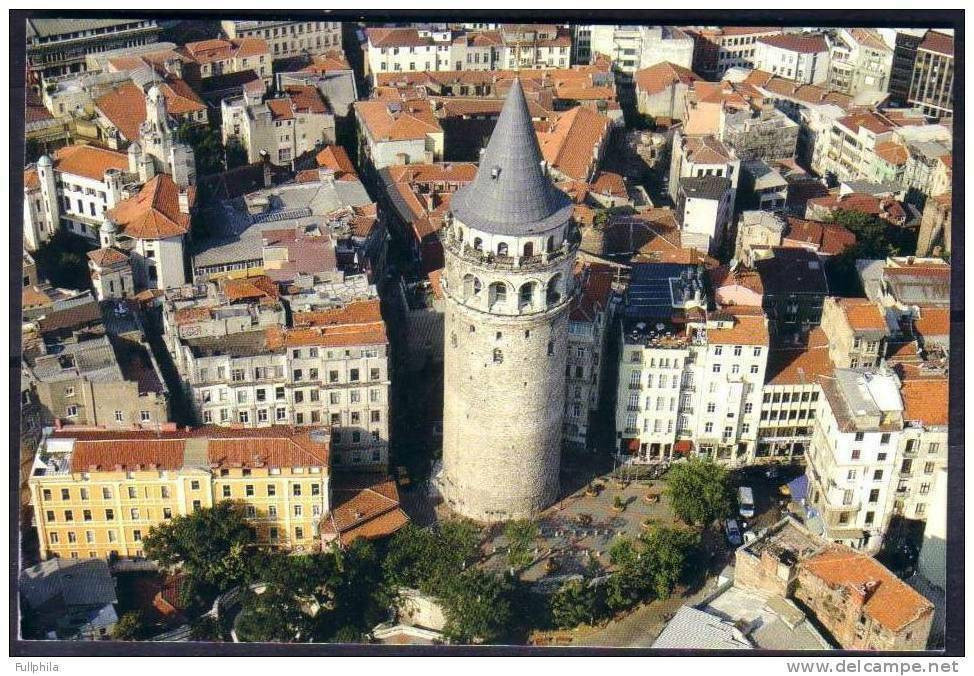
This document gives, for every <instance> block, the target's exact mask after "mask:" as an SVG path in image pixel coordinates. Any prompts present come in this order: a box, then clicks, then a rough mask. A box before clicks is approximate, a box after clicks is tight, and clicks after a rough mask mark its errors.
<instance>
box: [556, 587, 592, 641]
mask: <svg viewBox="0 0 974 676" xmlns="http://www.w3.org/2000/svg"><path fill="white" fill-rule="evenodd" d="M598 600H599V599H598V592H597V589H596V588H595V587H593V586H592V585H591V584H590V583H589V580H587V579H582V580H569V581H568V582H566V583H564V584H563V585H562V586H561V587H560V588H559V589H558V591H557V592H555V595H554V597H553V598H552V599H551V618H552V621H553V622H554V623H555V626H556V627H560V628H562V629H571V628H572V627H577V626H578V625H580V624H594V623H595V620H596V617H598V616H599V614H600V613H599V610H600V609H599V607H598V606H599V604H598Z"/></svg>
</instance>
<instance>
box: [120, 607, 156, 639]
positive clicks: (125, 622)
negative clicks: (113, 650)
mask: <svg viewBox="0 0 974 676" xmlns="http://www.w3.org/2000/svg"><path fill="white" fill-rule="evenodd" d="M147 633H148V627H146V625H145V621H144V620H143V617H142V613H141V612H139V611H138V610H132V611H129V612H127V613H125V614H124V615H122V616H121V617H120V618H119V620H118V622H116V623H115V626H114V627H113V628H112V638H113V639H115V640H116V641H141V640H143V639H145V638H147V636H146V635H147Z"/></svg>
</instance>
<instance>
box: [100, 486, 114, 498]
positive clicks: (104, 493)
mask: <svg viewBox="0 0 974 676" xmlns="http://www.w3.org/2000/svg"><path fill="white" fill-rule="evenodd" d="M101 497H102V499H103V500H111V499H112V489H111V488H102V489H101Z"/></svg>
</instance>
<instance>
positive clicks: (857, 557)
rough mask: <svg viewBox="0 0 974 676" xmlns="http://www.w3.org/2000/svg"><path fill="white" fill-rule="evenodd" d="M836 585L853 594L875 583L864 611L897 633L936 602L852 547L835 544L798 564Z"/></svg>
mask: <svg viewBox="0 0 974 676" xmlns="http://www.w3.org/2000/svg"><path fill="white" fill-rule="evenodd" d="M799 565H800V566H801V567H802V568H804V569H805V570H807V571H808V572H809V573H811V574H812V575H814V576H815V577H817V578H819V579H821V580H822V581H823V582H825V583H826V584H828V585H829V586H830V587H833V588H840V589H844V590H847V591H849V592H852V593H856V590H857V589H862V587H863V585H866V584H875V585H876V587H875V589H874V590H873V591H872V592H871V593H869V592H867V598H866V602H865V605H864V606H863V611H864V612H865V613H866V615H868V616H869V617H871V618H872V619H873V620H874V621H876V622H878V623H879V624H880V625H882V626H883V627H885V628H886V629H888V630H890V631H893V632H898V631H899V630H900V629H902V628H903V627H905V626H906V625H907V624H909V623H910V622H912V621H914V620H916V619H918V618H920V617H922V616H924V615H926V614H931V613H933V604H931V603H930V602H929V601H927V600H926V599H925V598H923V597H922V596H921V595H920V594H918V593H917V592H916V591H914V590H913V588H912V587H910V586H909V585H908V584H906V583H905V582H903V581H902V580H900V579H899V578H898V577H896V576H895V575H893V573H891V572H890V571H889V570H887V569H886V567H885V566H883V565H882V564H880V563H879V562H878V561H876V559H874V558H873V557H871V556H868V555H866V554H863V553H862V552H858V551H855V550H854V549H851V548H850V547H845V546H842V545H833V546H831V547H829V548H828V549H826V550H825V551H823V552H821V553H819V554H816V555H814V556H812V557H810V558H808V559H805V560H804V561H802V562H801V563H800V564H799Z"/></svg>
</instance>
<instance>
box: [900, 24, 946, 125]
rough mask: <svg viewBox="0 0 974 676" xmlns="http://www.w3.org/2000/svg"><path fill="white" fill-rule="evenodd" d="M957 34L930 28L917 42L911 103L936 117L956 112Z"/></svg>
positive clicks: (911, 85)
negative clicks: (955, 71)
mask: <svg viewBox="0 0 974 676" xmlns="http://www.w3.org/2000/svg"><path fill="white" fill-rule="evenodd" d="M953 97H954V38H953V37H952V36H950V35H946V34H945V33H939V32H937V31H933V30H932V31H927V34H926V35H925V36H924V38H923V41H922V42H920V44H919V45H917V53H916V61H915V62H914V64H913V78H912V79H911V80H910V94H909V97H908V98H907V103H908V104H909V105H911V106H914V107H916V108H919V109H920V110H922V111H923V114H924V115H927V116H929V117H932V118H934V119H941V118H944V117H951V116H952V115H953V112H954V102H953V101H954V98H953Z"/></svg>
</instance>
